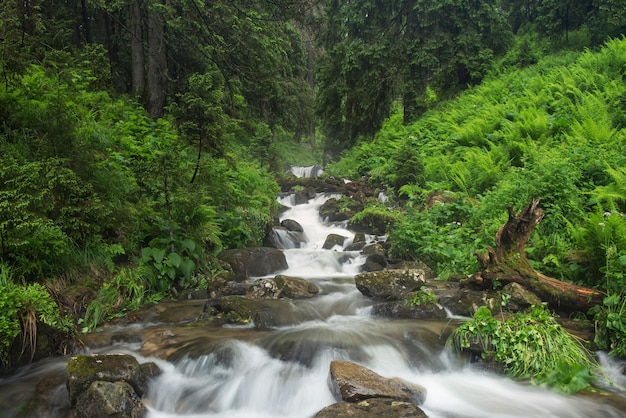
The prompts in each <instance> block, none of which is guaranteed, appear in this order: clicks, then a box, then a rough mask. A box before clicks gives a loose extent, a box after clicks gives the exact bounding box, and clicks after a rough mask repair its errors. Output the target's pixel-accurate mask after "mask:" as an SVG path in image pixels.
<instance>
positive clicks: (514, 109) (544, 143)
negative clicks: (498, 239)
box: [326, 39, 626, 286]
mask: <svg viewBox="0 0 626 418" xmlns="http://www.w3.org/2000/svg"><path fill="white" fill-rule="evenodd" d="M624 42H625V41H624V40H617V39H616V40H611V41H609V42H607V43H606V45H605V46H604V48H603V49H602V50H601V51H599V52H590V51H586V52H583V53H579V54H576V53H571V52H568V53H561V54H558V55H553V56H549V57H545V58H542V59H541V60H539V61H538V63H537V64H536V65H534V66H529V67H526V68H523V69H519V68H511V69H509V70H506V71H504V70H502V72H501V73H500V74H498V75H497V77H496V76H495V74H494V75H491V76H489V77H488V78H487V79H486V80H485V81H484V82H483V83H482V84H481V85H480V86H477V87H475V88H472V89H470V90H467V91H466V92H464V93H463V94H461V95H460V96H459V97H458V99H456V100H454V101H450V102H446V103H440V104H439V105H438V108H437V109H433V110H431V111H429V112H428V113H426V114H425V115H424V116H423V117H421V118H420V119H419V120H417V121H416V122H414V123H413V124H411V125H408V126H405V125H403V123H402V122H403V118H402V112H401V111H400V110H398V109H396V113H394V114H393V115H392V116H391V117H390V118H389V119H388V120H387V121H386V122H385V124H384V125H383V128H382V129H381V130H380V131H379V132H378V133H377V134H376V135H375V136H374V138H373V139H372V140H371V141H367V142H366V141H362V142H360V143H359V144H358V145H357V146H355V147H354V148H352V149H351V150H349V151H348V152H345V153H344V155H343V158H342V159H341V160H340V161H338V162H336V163H333V164H329V165H328V166H327V170H326V171H327V172H328V173H330V174H333V175H346V176H351V177H356V176H362V175H368V176H371V177H372V178H373V179H375V180H379V181H380V182H381V183H383V184H385V185H386V186H388V187H393V189H394V191H395V192H396V193H399V194H400V195H401V196H402V197H403V198H406V199H407V201H406V202H405V203H406V207H407V208H415V209H418V208H422V207H423V204H424V202H425V200H426V199H427V198H428V196H430V195H431V194H432V193H433V192H438V191H442V190H444V191H446V190H447V191H450V192H452V193H462V194H464V195H466V196H467V198H468V199H470V200H471V201H472V202H473V203H472V206H473V209H472V210H471V213H470V214H468V215H467V216H466V217H465V218H464V219H465V220H463V221H459V222H461V223H462V225H461V226H459V225H455V224H453V223H452V222H454V221H455V219H448V220H446V221H445V222H440V221H439V220H438V219H437V218H439V214H438V212H432V214H428V213H429V212H430V211H431V209H429V210H424V211H422V212H423V213H421V212H419V211H416V212H415V213H413V212H411V213H409V214H408V216H407V217H406V220H405V221H403V222H402V223H400V224H398V225H397V226H396V228H395V231H394V237H395V242H394V239H392V240H391V242H392V245H393V246H394V247H393V250H394V253H395V255H396V256H406V257H411V258H415V257H417V258H424V261H426V259H429V262H430V263H434V265H437V266H438V267H437V269H438V270H440V271H444V270H445V271H448V272H453V271H454V270H458V271H456V272H455V273H467V272H468V271H469V272H471V271H472V268H473V266H474V265H473V261H471V260H472V258H473V256H472V254H473V253H474V252H475V251H476V250H477V249H481V248H480V247H483V248H484V246H486V245H491V244H492V243H493V237H494V236H495V234H496V232H497V230H498V228H499V227H500V226H501V225H502V224H503V223H504V222H506V214H507V207H508V206H512V207H513V208H516V209H517V210H519V208H522V207H523V206H525V205H526V204H528V202H530V201H531V200H532V199H535V198H539V199H541V202H542V203H541V205H542V208H543V210H544V212H545V217H544V219H543V220H542V222H541V223H540V224H539V225H538V227H537V228H536V231H535V233H534V234H533V236H532V237H531V240H530V242H529V243H528V245H527V247H526V248H527V254H528V256H529V259H530V261H531V263H533V265H534V266H535V267H536V268H537V269H538V270H540V271H543V272H545V273H546V274H549V275H553V276H555V277H559V278H563V279H567V280H571V281H577V282H584V281H586V282H587V285H591V286H596V285H600V286H602V285H603V283H602V281H599V280H600V277H601V274H600V272H599V269H600V268H601V267H602V266H603V264H604V260H605V257H604V254H603V253H602V254H600V253H599V254H598V255H597V256H594V257H593V258H594V259H595V260H596V262H595V265H594V266H591V265H589V266H588V267H589V268H587V266H585V265H583V263H580V262H579V260H577V257H576V252H579V251H580V250H582V249H583V248H584V249H585V251H590V252H593V251H597V250H598V249H601V248H602V247H601V246H599V245H596V244H597V243H594V242H593V240H592V239H590V240H588V242H587V243H584V244H582V242H583V241H584V239H582V241H581V239H580V238H578V237H579V235H580V233H578V232H576V231H577V230H578V229H579V226H580V225H583V226H584V228H587V227H588V226H592V225H593V224H592V223H589V222H587V218H588V217H589V215H590V214H591V213H592V212H593V211H594V210H595V209H594V207H595V205H596V204H602V205H604V207H603V208H602V211H610V210H611V209H617V210H621V209H622V207H623V203H622V202H623V201H622V196H621V189H622V187H621V185H620V184H621V182H622V180H623V179H622V178H621V177H623V176H622V174H623V173H621V171H622V170H621V167H624V166H625V165H626V157H625V156H624V155H623V152H621V150H622V149H623V144H624V141H626V131H624V129H623V127H624V126H626V124H625V123H624V116H623V113H624V112H623V97H625V96H624V95H626V86H625V85H624V83H623V82H622V77H623V75H622V73H623V68H624V65H625V63H626V53H624V51H625V50H626V48H624ZM620 69H621V70H620ZM403 157H404V158H405V159H406V161H407V162H408V164H405V165H402V161H403ZM414 161H415V163H414ZM422 167H423V168H422ZM607 167H611V168H610V169H608V170H607ZM620 176H621V177H620ZM430 218H433V219H430ZM444 219H445V216H444ZM597 222H600V221H597ZM597 222H596V223H597ZM621 234H622V233H621V232H619V233H618V235H621ZM441 236H445V237H441ZM477 246H478V248H477ZM575 250H577V251H575ZM460 260H463V261H460ZM593 269H595V272H592V270H593ZM447 274H450V273H447ZM591 280H593V282H590V281H591Z"/></svg>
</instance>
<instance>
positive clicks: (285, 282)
mask: <svg viewBox="0 0 626 418" xmlns="http://www.w3.org/2000/svg"><path fill="white" fill-rule="evenodd" d="M318 293H319V288H318V287H317V286H316V285H315V284H314V283H312V282H310V281H308V280H305V279H302V278H299V277H292V276H285V275H282V274H279V275H277V276H276V277H274V278H273V279H260V280H257V281H256V282H254V283H253V284H252V285H251V286H250V287H249V288H248V289H247V291H246V297H248V298H251V299H279V298H290V299H305V298H311V297H313V296H315V295H316V294H318Z"/></svg>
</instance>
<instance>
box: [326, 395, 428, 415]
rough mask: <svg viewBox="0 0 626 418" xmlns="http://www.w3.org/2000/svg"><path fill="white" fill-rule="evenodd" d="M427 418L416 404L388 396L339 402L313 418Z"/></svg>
mask: <svg viewBox="0 0 626 418" xmlns="http://www.w3.org/2000/svg"><path fill="white" fill-rule="evenodd" d="M354 417H358V418H381V417H393V418H428V415H426V414H425V413H424V411H422V410H421V409H420V408H419V407H418V406H417V405H415V404H412V403H410V402H402V401H396V400H394V399H388V398H372V399H367V400H364V401H361V402H358V403H347V402H339V403H335V404H332V405H329V406H327V407H326V408H324V409H322V410H321V411H319V412H318V413H317V414H315V418H354Z"/></svg>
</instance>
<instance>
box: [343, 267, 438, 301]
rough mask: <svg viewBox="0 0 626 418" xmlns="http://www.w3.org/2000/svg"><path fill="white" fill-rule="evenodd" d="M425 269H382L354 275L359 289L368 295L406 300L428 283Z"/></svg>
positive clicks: (382, 299)
mask: <svg viewBox="0 0 626 418" xmlns="http://www.w3.org/2000/svg"><path fill="white" fill-rule="evenodd" d="M424 276H425V273H424V270H420V269H413V270H411V269H406V270H396V269H390V270H382V271H373V272H366V273H359V274H357V275H356V276H354V281H355V283H356V287H357V289H359V291H360V292H361V293H362V294H363V295H364V296H367V297H370V298H372V299H375V300H381V301H394V300H404V299H407V298H408V297H410V294H411V293H412V292H415V291H417V290H418V289H419V288H421V287H422V286H423V285H425V284H426V280H425V277H424Z"/></svg>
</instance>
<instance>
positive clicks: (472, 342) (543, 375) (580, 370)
mask: <svg viewBox="0 0 626 418" xmlns="http://www.w3.org/2000/svg"><path fill="white" fill-rule="evenodd" d="M450 341H451V343H452V345H454V346H455V347H456V348H457V349H458V350H464V349H470V347H472V346H473V347H475V348H476V349H478V350H480V351H481V355H482V357H483V359H485V360H493V361H495V362H497V363H499V364H501V365H502V366H503V367H504V369H505V371H506V373H508V374H509V375H511V376H514V377H516V378H520V379H527V380H532V381H533V383H535V384H541V385H547V386H551V387H554V388H555V389H557V390H559V391H561V392H564V393H576V392H578V391H580V390H582V389H586V388H588V387H589V386H590V384H591V382H592V379H593V378H594V377H595V378H597V377H598V376H597V373H598V372H599V366H598V364H597V363H596V362H595V361H594V360H593V358H592V356H591V355H590V353H589V352H587V350H586V349H584V348H583V346H582V344H581V342H580V341H578V340H576V339H575V338H574V337H573V336H572V335H570V334H569V333H568V332H567V331H565V330H564V329H563V327H561V326H560V325H559V324H558V323H557V322H556V321H555V320H554V318H553V317H552V316H551V315H550V313H549V312H548V311H547V310H546V309H545V308H544V307H543V306H540V305H539V306H533V307H532V308H531V309H530V311H529V312H528V313H516V314H513V315H510V316H509V317H507V318H506V319H503V320H499V319H496V318H494V317H493V316H492V314H491V312H490V311H489V309H487V308H486V307H484V306H483V307H481V308H480V309H478V311H477V312H476V314H475V315H474V318H473V319H472V320H470V321H468V322H465V323H464V324H462V325H461V326H460V327H459V328H457V329H456V330H455V331H454V334H453V335H452V337H451V340H450Z"/></svg>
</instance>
